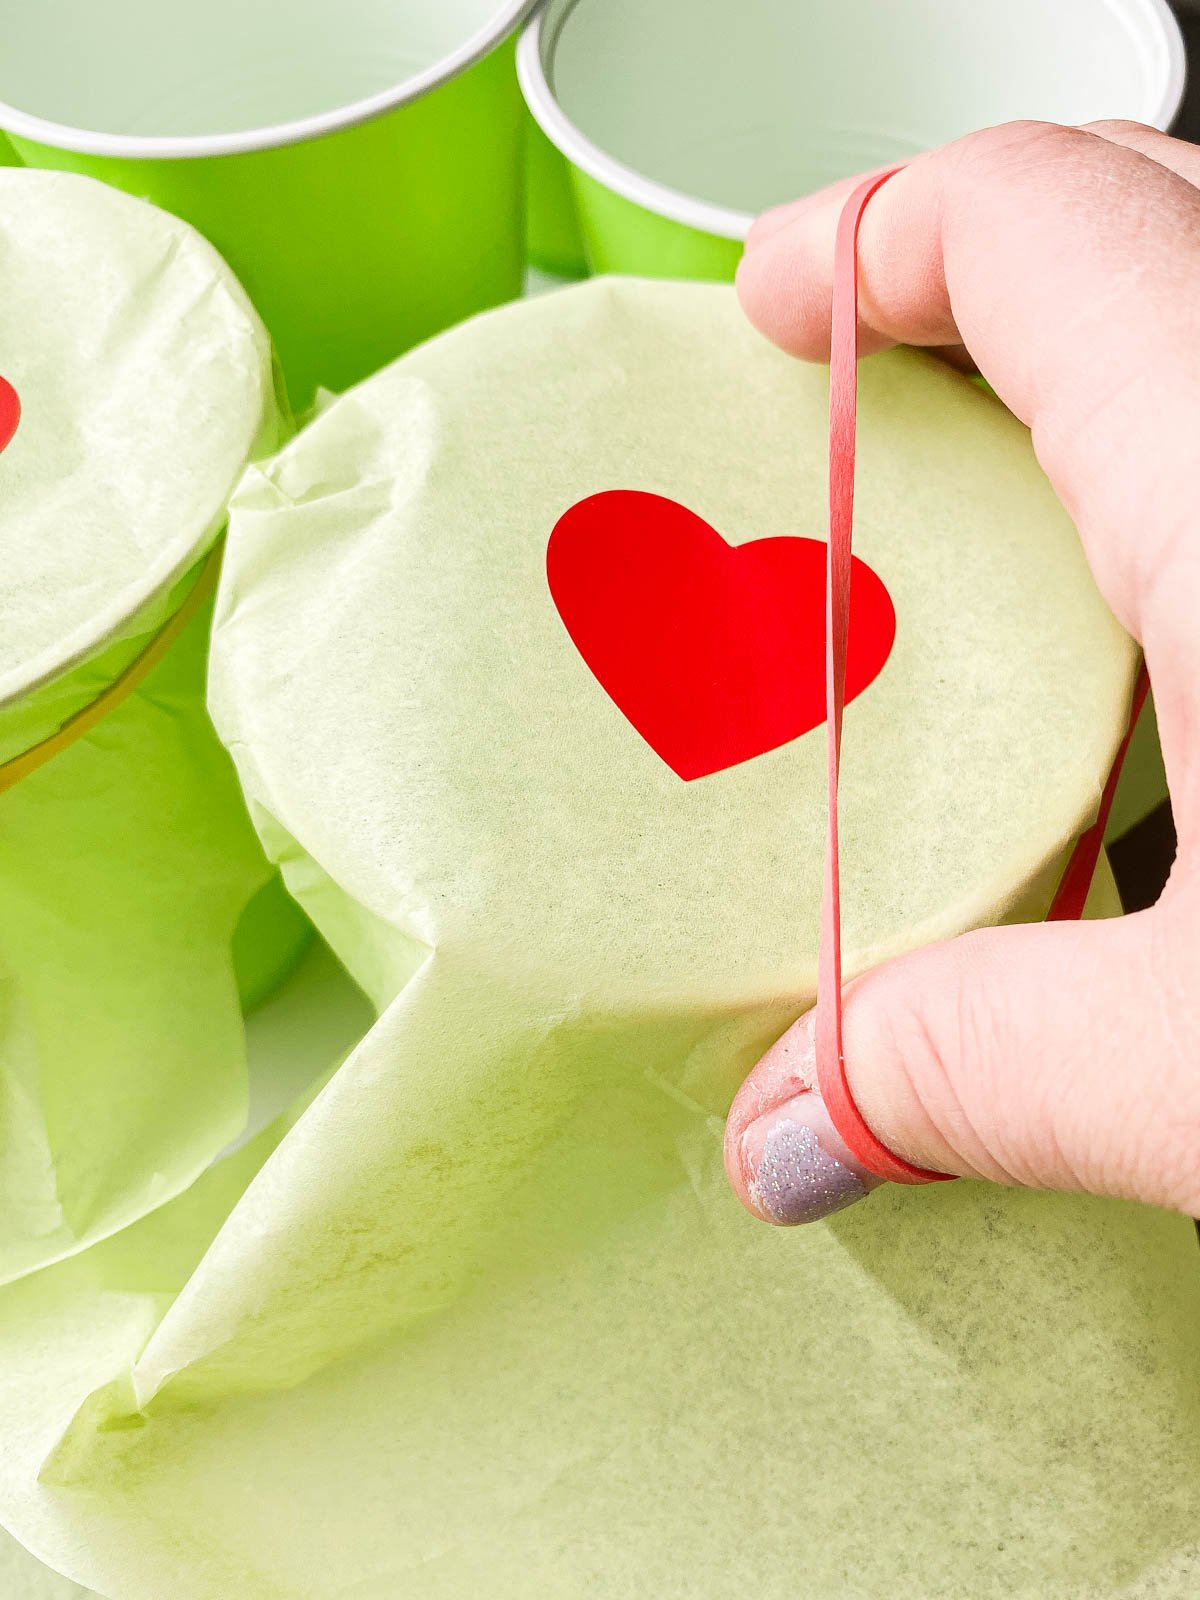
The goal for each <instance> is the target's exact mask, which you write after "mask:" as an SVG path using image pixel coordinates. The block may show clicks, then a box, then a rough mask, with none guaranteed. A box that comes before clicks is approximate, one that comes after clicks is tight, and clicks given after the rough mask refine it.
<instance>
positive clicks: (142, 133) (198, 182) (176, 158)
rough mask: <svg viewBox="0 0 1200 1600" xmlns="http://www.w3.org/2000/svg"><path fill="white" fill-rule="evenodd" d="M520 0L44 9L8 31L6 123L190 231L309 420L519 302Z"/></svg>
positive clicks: (67, 2)
mask: <svg viewBox="0 0 1200 1600" xmlns="http://www.w3.org/2000/svg"><path fill="white" fill-rule="evenodd" d="M531 4H532V0H455V3H454V4H449V3H446V0H351V3H347V4H340V5H334V4H330V3H329V0H250V3H246V0H205V3H194V4H190V5H168V4H161V5H153V4H152V5H147V4H145V3H144V0H108V3H107V4H104V5H97V6H87V5H84V6H81V5H79V4H77V3H76V0H38V3H37V4H36V5H33V6H29V7H27V8H25V9H24V11H23V12H22V15H21V17H20V18H19V19H17V18H13V19H12V21H11V24H10V25H9V27H8V28H7V29H6V32H5V40H4V51H3V57H2V59H0V128H3V129H5V130H6V131H7V132H8V134H9V135H10V136H11V138H12V141H13V144H14V146H15V148H16V150H17V153H18V154H19V155H20V157H21V159H22V160H23V161H25V162H26V163H28V164H29V165H31V166H37V167H57V168H65V169H69V170H72V171H75V172H82V173H86V174H88V175H90V176H92V177H97V178H103V179H105V180H106V181H108V182H109V183H113V184H115V185H117V187H119V188H122V189H126V190H128V191H130V192H131V193H133V194H136V195H139V196H141V197H143V198H146V199H149V200H153V201H154V202H156V203H157V204H158V205H160V206H162V207H164V208H165V209H166V210H168V211H173V212H175V213H177V214H178V215H179V216H181V217H183V218H185V219H186V220H187V221H189V222H191V223H193V224H194V225H195V226H196V227H197V228H199V229H200V231H201V232H202V233H204V234H205V235H206V236H207V237H208V238H209V239H210V240H212V242H213V243H214V244H215V245H216V246H217V247H218V249H220V250H221V252H222V253H223V254H224V256H225V258H226V260H227V261H228V262H229V263H230V264H231V266H232V267H233V269H234V271H235V272H236V273H237V274H238V276H239V278H240V279H241V281H242V282H243V284H245V286H246V288H247V289H248V291H249V293H250V295H251V297H252V299H253V300H254V302H255V304H256V306H257V307H258V309H259V311H260V312H261V314H262V316H263V318H264V320H265V321H266V324H267V326H268V328H269V329H270V331H271V334H272V337H273V338H274V341H275V344H276V347H277V348H278V350H279V354H280V358H281V360H282V363H283V367H284V371H285V373H286V375H287V380H288V386H289V390H290V393H291V398H292V401H293V403H294V404H295V405H296V406H297V407H304V406H307V405H308V403H309V402H310V400H311V399H312V395H313V391H314V389H315V388H316V386H318V385H323V386H325V387H326V388H330V389H341V388H344V387H346V386H347V385H348V384H350V383H353V382H355V381H357V380H358V379H359V378H363V377H365V376H366V375H367V374H368V373H370V372H373V371H375V369H376V368H378V367H380V366H382V365H383V363H384V362H386V361H390V360H391V359H392V358H393V357H394V356H396V355H398V354H399V353H400V351H402V350H405V349H407V348H408V347H409V346H410V345H412V344H415V343H417V342H418V341H419V340H421V339H425V338H428V337H429V335H430V334H432V333H436V332H437V331H438V330H440V329H442V328H445V327H448V326H450V324H451V323H454V322H457V321H459V320H460V319H461V318H463V317H466V316H469V315H471V313H472V312H475V311H479V310H482V309H483V308H484V307H486V306H492V305H496V304H498V303H499V302H500V301H502V300H508V299H511V298H512V297H513V296H514V295H516V294H518V293H519V292H520V286H521V272H522V266H523V255H524V244H523V235H522V210H521V192H522V171H521V165H522V163H521V148H522V146H521V133H522V115H523V113H522V108H521V99H520V93H519V90H518V89H517V86H516V81H515V76H514V72H513V59H512V51H513V46H512V42H511V39H512V35H513V32H514V30H515V29H516V27H517V26H518V24H519V23H520V21H521V20H522V18H523V17H524V16H525V15H526V14H527V12H528V11H529V9H530V5H531Z"/></svg>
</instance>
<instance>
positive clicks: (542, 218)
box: [525, 113, 588, 278]
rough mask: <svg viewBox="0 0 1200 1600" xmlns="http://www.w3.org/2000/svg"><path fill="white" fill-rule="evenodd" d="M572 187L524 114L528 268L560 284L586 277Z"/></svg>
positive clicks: (550, 148) (559, 158) (554, 154)
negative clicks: (561, 280) (553, 276)
mask: <svg viewBox="0 0 1200 1600" xmlns="http://www.w3.org/2000/svg"><path fill="white" fill-rule="evenodd" d="M571 185H572V178H571V173H570V172H569V170H568V167H567V162H566V160H565V158H564V157H563V156H562V155H561V154H560V153H559V151H557V150H556V149H555V148H554V146H553V145H552V144H551V142H550V140H549V139H547V137H546V135H545V134H544V133H543V132H542V130H541V128H539V127H538V125H537V123H536V122H535V121H534V119H533V117H532V116H531V115H529V114H528V113H527V114H526V117H525V250H526V255H527V257H528V259H529V263H530V265H531V266H534V267H538V268H539V269H540V270H541V271H542V272H552V273H554V274H556V275H557V276H558V277H560V278H582V277H585V276H586V275H587V271H588V257H587V252H586V251H585V249H584V243H583V238H582V236H581V234H580V231H579V218H578V216H577V214H576V209H575V197H574V194H573V193H572V186H571Z"/></svg>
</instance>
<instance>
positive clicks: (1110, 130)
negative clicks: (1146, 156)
mask: <svg viewBox="0 0 1200 1600" xmlns="http://www.w3.org/2000/svg"><path fill="white" fill-rule="evenodd" d="M1157 131H1158V130H1157V129H1156V128H1151V127H1149V126H1148V125H1147V124H1146V123H1144V122H1134V121H1133V120H1132V118H1130V117H1103V118H1101V119H1100V120H1099V121H1098V122H1085V123H1084V124H1083V127H1082V132H1084V133H1091V134H1095V135H1096V136H1097V137H1098V138H1101V139H1113V140H1116V141H1117V142H1118V143H1124V142H1125V141H1126V140H1131V141H1134V142H1140V141H1141V140H1142V139H1147V138H1153V137H1154V136H1155V134H1156V133H1157Z"/></svg>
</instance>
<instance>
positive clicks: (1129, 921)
mask: <svg viewBox="0 0 1200 1600" xmlns="http://www.w3.org/2000/svg"><path fill="white" fill-rule="evenodd" d="M1196 902H1197V897H1196V896H1195V895H1188V894H1185V893H1182V892H1175V893H1172V892H1171V891H1170V890H1169V891H1168V893H1167V895H1166V896H1165V897H1164V899H1163V900H1162V901H1160V903H1159V905H1158V906H1156V907H1155V908H1154V909H1153V910H1152V911H1146V912H1142V913H1139V914H1138V915H1135V916H1129V917H1123V918H1114V919H1112V920H1111V921H1105V922H1092V923H1065V922H1062V923H1046V924H1042V925H1040V926H1034V927H1006V928H989V929H985V930H983V931H980V932H978V933H970V934H966V935H964V936H963V937H962V938H958V939H954V940H951V941H949V942H948V943H945V944H941V945H936V946H933V947H931V948H930V949H927V950H923V951H920V952H918V953H917V954H914V955H912V956H909V957H906V958H904V959H903V960H900V961H896V962H893V963H891V964H889V965H888V966H885V967H881V968H879V969H878V970H877V971H874V972H871V973H868V974H867V975H866V976H865V977H863V978H860V979H859V980H858V981H857V982H856V983H854V984H853V985H852V986H851V987H850V988H849V989H848V990H847V993H846V1001H845V1059H846V1075H847V1080H848V1082H849V1084H850V1088H851V1091H852V1093H853V1095H854V1098H855V1100H856V1101H857V1103H858V1106H859V1109H860V1111H861V1112H862V1114H863V1116H864V1117H865V1119H866V1121H867V1124H868V1126H869V1127H870V1128H871V1129H872V1131H873V1132H874V1133H875V1134H876V1136H877V1137H878V1138H879V1139H880V1140H882V1141H883V1143H884V1144H885V1145H887V1146H888V1147H889V1148H891V1149H892V1150H894V1151H895V1152H896V1153H897V1154H898V1155H900V1156H902V1157H904V1159H905V1160H906V1161H909V1162H911V1163H912V1164H913V1165H914V1166H919V1167H923V1168H927V1169H932V1170H933V1171H937V1172H946V1173H953V1174H958V1175H960V1176H963V1177H975V1178H989V1179H992V1180H993V1181H995V1182H997V1183H1006V1184H1025V1185H1031V1186H1033V1187H1035V1188H1053V1189H1084V1190H1088V1191H1090V1192H1092V1193H1094V1194H1107V1195H1122V1196H1125V1197H1128V1198H1132V1199H1139V1200H1146V1201H1151V1202H1153V1203H1155V1204H1158V1205H1163V1206H1169V1207H1173V1208H1175V1209H1177V1210H1180V1211H1184V1212H1187V1213H1188V1214H1189V1215H1197V1214H1200V999H1197V994H1198V990H1197V985H1196V977H1197V975H1198V969H1200V915H1197V903H1196ZM815 1085H816V1062H815V1048H814V1041H813V1013H811V1012H810V1013H808V1014H807V1015H806V1016H804V1017H802V1018H801V1019H800V1021H799V1022H797V1023H796V1024H795V1026H794V1027H792V1028H791V1029H789V1031H788V1032H787V1033H785V1034H784V1035H783V1037H782V1038H781V1039H780V1040H779V1041H778V1042H777V1043H776V1044H775V1045H773V1046H772V1048H771V1049H770V1050H769V1051H768V1052H767V1054H766V1055H765V1056H764V1057H763V1059H762V1060H761V1061H760V1062H759V1064H758V1065H757V1066H756V1067H755V1069H754V1071H753V1072H752V1073H751V1074H750V1076H749V1078H748V1079H747V1080H746V1082H745V1084H744V1085H743V1086H742V1088H741V1090H740V1092H739V1093H738V1096H737V1098H736V1100H735V1101H734V1104H733V1107H732V1109H731V1111H730V1114H729V1122H728V1126H727V1131H726V1141H725V1161H726V1167H727V1170H728V1172H729V1177H730V1180H731V1182H732V1183H733V1186H734V1188H735V1189H736V1190H737V1192H738V1194H739V1196H740V1198H741V1199H742V1201H743V1202H744V1203H745V1204H746V1205H747V1206H748V1207H749V1209H750V1210H751V1211H753V1212H755V1214H756V1215H758V1216H760V1217H762V1218H763V1219H764V1220H765V1221H768V1222H774V1223H779V1224H792V1223H797V1222H807V1221H812V1220H815V1219H816V1218H818V1217H822V1216H827V1215H828V1214H829V1213H830V1212H831V1211H835V1210H838V1209H840V1208H841V1207H842V1206H844V1205H847V1204H849V1203H850V1202H851V1201H853V1200H857V1199H861V1198H862V1197H863V1196H864V1195H865V1194H866V1193H867V1192H868V1191H869V1190H870V1189H872V1188H876V1187H878V1186H879V1181H880V1180H879V1179H877V1178H875V1177H873V1176H872V1175H871V1174H870V1173H868V1172H867V1171H865V1169H864V1168H862V1167H861V1166H860V1165H859V1164H858V1162H857V1161H856V1160H855V1159H854V1158H853V1157H852V1156H851V1154H850V1152H849V1151H848V1150H847V1149H846V1147H845V1145H844V1144H843V1143H842V1141H841V1139H840V1138H839V1137H838V1135H837V1133H836V1131H835V1130H834V1128H833V1125H832V1123H831V1122H830V1120H829V1116H828V1113H827V1112H826V1111H825V1109H824V1105H823V1102H822V1101H821V1097H820V1094H819V1092H818V1090H817V1089H816V1087H815Z"/></svg>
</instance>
